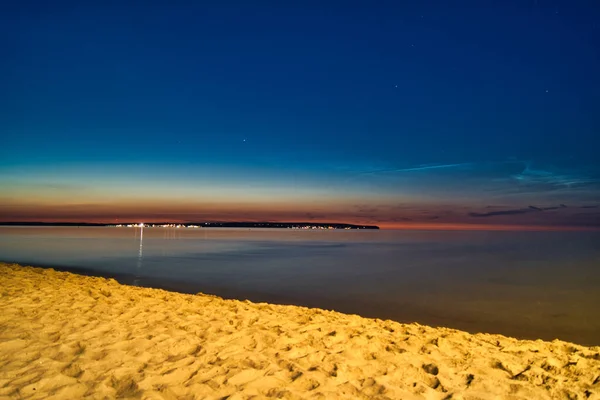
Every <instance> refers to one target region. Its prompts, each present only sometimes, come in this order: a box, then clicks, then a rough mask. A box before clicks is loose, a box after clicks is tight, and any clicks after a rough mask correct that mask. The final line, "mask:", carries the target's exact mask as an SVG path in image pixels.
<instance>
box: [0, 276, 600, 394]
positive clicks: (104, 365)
mask: <svg viewBox="0 0 600 400" xmlns="http://www.w3.org/2000/svg"><path fill="white" fill-rule="evenodd" d="M0 296H1V297H0V398H27V399H36V398H39V399H42V398H49V397H53V398H57V399H77V398H82V397H89V398H146V399H187V398H190V399H192V398H198V399H224V398H227V399H229V400H234V399H246V398H267V397H269V398H288V399H301V398H322V399H335V398H369V399H492V398H501V399H548V398H570V399H600V347H583V346H579V345H575V344H571V343H566V342H562V341H557V340H556V341H553V342H544V341H540V340H537V341H528V340H517V339H513V338H508V337H505V336H501V335H491V334H475V335H472V334H469V333H466V332H462V331H457V330H453V329H446V328H431V327H427V326H422V325H418V324H400V323H397V322H393V321H382V320H376V319H367V318H362V317H359V316H357V315H346V314H341V313H337V312H332V311H325V310H320V309H309V308H303V307H295V306H278V305H271V304H264V303H261V304H255V303H251V302H247V301H236V300H223V299H221V298H218V297H214V296H209V295H202V294H198V295H185V294H178V293H171V292H167V291H164V290H158V289H147V288H139V287H131V286H124V285H120V284H118V283H117V282H116V281H115V280H109V279H104V278H93V277H85V276H79V275H75V274H71V273H66V272H57V271H54V270H51V269H40V268H31V267H22V266H18V265H9V264H0ZM228 396H229V397H228Z"/></svg>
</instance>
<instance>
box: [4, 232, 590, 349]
mask: <svg viewBox="0 0 600 400" xmlns="http://www.w3.org/2000/svg"><path fill="white" fill-rule="evenodd" d="M598 243H600V233H598V232H440V231H436V232H425V231H340V230H338V231H325V232H323V231H296V230H278V229H272V230H271V229H250V230H249V229H216V228H212V229H197V230H191V229H177V228H54V227H43V228H37V227H35V228H34V227H8V228H0V260H4V261H14V262H20V263H26V264H32V265H46V266H55V267H64V268H86V269H88V270H91V271H93V273H96V274H98V275H110V276H117V278H118V279H119V280H120V281H122V282H124V283H128V284H135V285H142V286H144V285H146V286H158V287H165V288H169V289H177V290H181V291H187V292H192V293H195V292H200V291H202V292H206V293H214V294H217V295H222V296H226V297H237V298H249V299H251V300H254V301H271V302H280V303H288V304H301V305H306V306H316V307H321V308H328V309H335V310H339V311H343V312H352V313H359V314H361V315H365V316H374V317H380V318H391V319H395V320H399V321H418V322H421V323H425V324H431V325H444V326H450V327H454V328H458V329H465V330H469V331H472V332H475V331H486V332H495V333H504V334H508V335H514V336H519V337H528V338H544V339H553V338H555V337H558V338H561V339H565V340H570V341H575V342H578V343H583V344H596V345H598V344H600V319H598V318H597V317H596V314H597V309H598V306H600V291H598V290H597V288H598V287H599V285H600V246H598V245H597V244H598Z"/></svg>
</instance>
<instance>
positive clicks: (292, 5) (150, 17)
mask: <svg viewBox="0 0 600 400" xmlns="http://www.w3.org/2000/svg"><path fill="white" fill-rule="evenodd" d="M10 3H12V4H10ZM192 3H194V4H192ZM0 51H1V54H2V59H3V61H2V62H1V63H0V88H1V90H0V221H72V222H73V221H77V222H80V221H81V222H108V223H114V222H126V221H132V222H142V221H144V222H157V221H173V222H192V221H194V222H202V221H309V222H310V221H314V222H317V221H319V222H347V223H361V224H365V223H368V224H376V225H379V226H381V227H384V228H411V227H412V228H422V227H430V228H435V229H437V228H445V229H452V228H456V229H480V228H487V229H530V228H533V229H589V228H600V157H599V156H598V153H600V150H599V149H600V112H599V110H600V74H599V73H598V71H600V3H599V2H597V1H595V0H590V1H585V0H568V1H566V0H565V1H563V0H502V1H500V0H477V1H475V0H472V1H471V0H465V1H460V0H459V1H455V2H449V1H445V0H444V1H410V2H408V1H407V2H403V1H394V2H392V1H389V2H387V1H378V2H353V1H344V2H337V1H328V2H323V1H320V2H292V1H290V2H287V1H286V2H275V1H273V2H268V1H256V2H254V1H253V2H248V1H240V2H229V1H219V2H155V1H145V2H117V1H106V2H63V1H57V2H51V3H48V2H35V1H23V2H7V3H6V4H3V5H2V6H0Z"/></svg>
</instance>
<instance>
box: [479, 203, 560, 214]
mask: <svg viewBox="0 0 600 400" xmlns="http://www.w3.org/2000/svg"><path fill="white" fill-rule="evenodd" d="M561 208H567V206H566V205H564V204H561V205H559V206H556V207H536V206H529V207H527V208H519V209H513V210H501V211H490V212H486V213H476V212H470V213H469V216H470V217H495V216H498V215H519V214H529V213H534V212H543V211H547V210H558V209H561Z"/></svg>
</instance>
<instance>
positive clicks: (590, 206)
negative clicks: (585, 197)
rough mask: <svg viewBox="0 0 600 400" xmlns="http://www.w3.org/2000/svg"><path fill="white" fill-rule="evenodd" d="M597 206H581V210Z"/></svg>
mask: <svg viewBox="0 0 600 400" xmlns="http://www.w3.org/2000/svg"><path fill="white" fill-rule="evenodd" d="M598 207H599V206H598V205H594V206H581V208H598Z"/></svg>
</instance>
